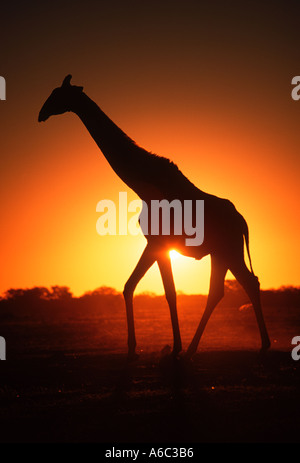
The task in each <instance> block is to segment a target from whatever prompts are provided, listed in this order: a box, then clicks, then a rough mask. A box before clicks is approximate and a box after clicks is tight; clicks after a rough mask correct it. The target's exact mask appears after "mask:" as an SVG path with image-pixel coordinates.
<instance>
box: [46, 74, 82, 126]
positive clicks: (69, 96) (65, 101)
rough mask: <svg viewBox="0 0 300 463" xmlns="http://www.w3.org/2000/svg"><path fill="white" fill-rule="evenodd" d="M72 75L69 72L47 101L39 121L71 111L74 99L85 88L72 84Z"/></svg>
mask: <svg viewBox="0 0 300 463" xmlns="http://www.w3.org/2000/svg"><path fill="white" fill-rule="evenodd" d="M71 79H72V76H71V75H70V74H69V75H68V76H66V77H65V78H64V80H63V83H62V85H61V87H58V88H55V89H54V90H53V92H52V93H51V95H50V96H49V98H48V99H47V100H46V101H45V103H44V105H43V107H42V109H41V110H40V113H39V118H38V121H39V122H44V121H46V120H47V119H48V118H49V117H50V116H53V115H55V114H63V113H65V112H67V111H71V106H72V101H73V100H74V98H75V97H76V96H77V95H78V93H81V92H82V90H83V87H77V86H76V85H71V83H70V81H71Z"/></svg>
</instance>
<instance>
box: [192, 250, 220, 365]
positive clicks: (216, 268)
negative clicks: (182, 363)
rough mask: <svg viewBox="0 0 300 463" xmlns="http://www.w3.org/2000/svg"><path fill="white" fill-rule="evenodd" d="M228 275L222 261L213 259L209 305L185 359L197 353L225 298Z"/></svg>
mask: <svg viewBox="0 0 300 463" xmlns="http://www.w3.org/2000/svg"><path fill="white" fill-rule="evenodd" d="M226 273H227V266H226V264H225V263H224V261H222V260H221V259H219V258H217V257H216V256H212V258H211V276H210V287H209V293H208V297H207V303H206V307H205V310H204V312H203V315H202V318H201V320H200V323H199V325H198V328H197V330H196V333H195V335H194V337H193V340H192V342H191V343H190V345H189V347H188V350H187V352H186V354H185V358H186V359H187V360H189V359H190V358H191V357H192V356H193V355H194V354H195V352H196V351H197V347H198V344H199V342H200V339H201V336H202V334H203V332H204V329H205V327H206V325H207V322H208V320H209V318H210V316H211V314H212V312H213V310H214V308H215V307H216V305H217V304H218V303H219V302H220V301H221V299H222V298H223V296H224V280H225V276H226Z"/></svg>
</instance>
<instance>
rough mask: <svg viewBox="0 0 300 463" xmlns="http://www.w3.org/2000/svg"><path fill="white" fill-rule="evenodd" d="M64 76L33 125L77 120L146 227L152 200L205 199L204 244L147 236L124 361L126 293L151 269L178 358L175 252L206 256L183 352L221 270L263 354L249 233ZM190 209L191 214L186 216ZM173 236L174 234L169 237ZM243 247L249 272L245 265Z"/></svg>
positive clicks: (215, 296)
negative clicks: (238, 291) (204, 291)
mask: <svg viewBox="0 0 300 463" xmlns="http://www.w3.org/2000/svg"><path fill="white" fill-rule="evenodd" d="M71 78H72V76H71V75H68V76H66V77H65V79H64V80H63V83H62V85H61V86H60V87H58V88H56V89H54V90H53V92H52V93H51V94H50V96H49V98H48V99H47V100H46V102H45V103H44V105H43V107H42V109H41V111H40V113H39V117H38V120H39V122H41V121H46V120H47V119H48V118H49V117H50V116H52V115H57V114H63V113H65V112H68V111H71V112H73V113H75V114H77V116H78V117H79V118H80V119H81V121H82V122H83V124H84V125H85V126H86V128H87V130H88V131H89V133H90V135H91V136H92V138H93V139H94V140H95V142H96V144H97V145H98V147H99V148H100V150H101V151H102V153H103V155H104V156H105V158H106V159H107V161H108V162H109V164H110V166H111V167H112V169H113V170H114V171H115V173H116V174H117V175H118V176H119V177H120V179H121V180H122V181H123V182H125V184H126V185H128V187H129V188H131V189H132V190H133V191H135V192H136V194H137V195H138V196H139V197H140V198H141V199H142V200H143V202H144V203H145V204H147V205H148V207H149V211H148V216H149V218H150V219H149V220H151V214H150V211H151V201H152V200H154V199H155V200H162V199H166V200H168V201H172V200H174V199H179V200H180V201H184V200H190V201H192V202H193V203H192V204H193V207H194V204H195V202H196V201H197V200H204V240H203V242H202V244H201V245H197V246H192V245H189V246H187V245H186V240H185V239H186V237H187V235H186V233H185V232H183V233H182V234H181V235H176V234H175V233H174V231H173V229H172V230H171V231H170V234H168V235H163V234H162V233H161V232H159V233H158V234H156V235H154V234H151V233H149V234H147V235H146V236H145V237H146V240H147V244H146V247H145V249H144V251H143V253H142V256H141V257H140V259H139V261H138V263H137V265H136V267H135V269H134V270H133V272H132V274H131V276H130V277H129V279H128V281H127V282H126V284H125V286H124V291H123V295H124V299H125V305H126V315H127V327H128V359H129V360H132V359H135V358H136V357H137V354H136V337H135V328H134V315H133V294H134V291H135V288H136V286H137V284H138V283H139V281H140V280H141V279H142V277H143V276H144V275H145V273H146V272H147V271H148V269H149V268H150V267H151V266H152V265H153V264H154V263H155V262H157V263H158V266H159V270H160V273H161V277H162V282H163V286H164V290H165V295H166V299H167V302H168V305H169V308H170V315H171V323H172V329H173V351H172V354H173V355H174V356H178V354H179V353H180V352H181V351H182V343H181V336H180V329H179V323H178V315H177V303H176V290H175V285H174V280H173V274H172V268H171V261H170V254H169V251H170V250H173V249H176V250H177V251H178V252H179V253H181V254H182V255H185V256H189V257H193V258H195V259H201V258H202V257H204V256H206V255H210V256H211V276H210V288H209V294H208V298H207V304H206V307H205V310H204V313H203V315H202V318H201V320H200V323H199V325H198V327H197V329H196V332H195V335H194V337H193V339H192V341H191V343H190V345H189V347H188V349H187V351H186V353H185V355H184V356H185V358H187V359H189V358H191V357H192V356H193V355H194V353H195V352H196V351H197V348H198V344H199V341H200V338H201V336H202V333H203V331H204V329H205V327H206V324H207V322H208V320H209V317H210V315H211V314H212V312H213V310H214V308H215V307H216V305H217V304H218V303H219V302H220V300H221V299H222V297H223V296H224V280H225V276H226V273H227V271H228V270H230V271H231V272H232V274H233V275H234V276H235V278H236V279H237V280H238V282H239V283H240V284H241V285H242V287H243V288H244V290H245V291H246V293H247V295H248V297H249V299H250V301H251V303H252V306H253V308H254V312H255V315H256V320H257V323H258V328H259V332H260V337H261V351H265V350H267V349H268V348H269V347H270V340H269V336H268V333H267V329H266V325H265V321H264V317H263V313H262V308H261V301H260V285H259V280H258V278H257V277H256V276H255V274H254V272H253V269H252V264H251V258H250V253H249V235H248V226H247V223H246V221H245V219H244V218H243V217H242V215H241V214H240V213H239V212H238V211H237V210H236V208H235V206H234V205H233V204H232V203H231V202H230V201H229V200H227V199H223V198H219V197H217V196H214V195H211V194H208V193H206V192H204V191H202V190H200V189H198V188H197V187H196V186H195V185H194V184H193V183H191V182H190V181H189V180H188V179H187V178H186V177H185V176H184V175H183V173H182V172H181V171H180V170H179V169H178V167H177V166H176V165H175V164H174V163H173V162H171V161H170V160H169V159H167V158H165V157H161V156H157V155H155V154H152V153H150V152H149V151H146V150H145V149H143V148H141V147H139V146H138V145H137V144H136V143H135V142H134V141H133V140H132V139H131V138H130V137H128V136H127V135H126V134H125V133H124V132H123V131H122V130H121V129H120V128H119V127H118V126H117V125H116V124H115V123H114V122H112V120H111V119H110V118H109V117H108V116H107V115H106V114H105V113H104V112H103V111H102V110H101V109H100V108H99V107H98V106H97V104H96V103H94V102H93V101H92V100H91V99H90V98H89V97H88V96H87V95H86V94H85V93H84V92H83V87H79V86H76V85H71ZM193 210H194V209H193ZM172 231H173V232H172ZM244 244H246V249H247V253H248V258H249V264H250V269H251V271H250V270H249V269H248V267H247V265H246V263H245V259H244Z"/></svg>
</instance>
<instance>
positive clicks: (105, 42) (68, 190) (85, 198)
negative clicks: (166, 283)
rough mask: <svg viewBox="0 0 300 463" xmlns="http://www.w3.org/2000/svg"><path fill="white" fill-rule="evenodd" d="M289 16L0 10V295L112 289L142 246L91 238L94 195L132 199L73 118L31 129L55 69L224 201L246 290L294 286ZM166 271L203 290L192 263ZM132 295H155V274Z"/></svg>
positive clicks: (140, 9) (36, 5)
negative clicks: (250, 281)
mask: <svg viewBox="0 0 300 463" xmlns="http://www.w3.org/2000/svg"><path fill="white" fill-rule="evenodd" d="M299 14H300V5H299V2H298V1H296V0H295V1H285V2H283V1H271V0H269V1H264V0H262V1H243V2H241V1H230V0H229V1H226V2H225V1H203V2H202V1H177V0H175V1H169V0H167V1H164V0H163V1H156V0H154V1H151V2H150V1H114V0H112V1H102V0H99V1H90V0H85V1H84V2H83V1H60V2H55V1H51V2H50V1H48V0H46V1H43V2H40V1H29V2H15V1H11V2H5V4H4V5H1V30H0V39H1V62H0V75H1V76H3V77H4V78H5V79H6V85H7V100H6V101H0V134H1V135H0V155H1V171H0V172H1V173H0V175H1V183H0V190H1V195H0V198H1V238H2V239H1V244H0V255H1V264H2V265H1V278H0V293H2V292H4V291H6V290H7V289H9V288H28V287H33V286H47V287H50V286H52V285H65V286H69V287H70V289H71V290H72V292H73V293H74V294H75V295H81V294H82V293H84V292H85V291H88V290H93V289H95V288H97V287H99V286H111V287H113V288H116V289H117V290H118V291H120V290H122V288H123V286H124V283H125V282H126V280H127V278H128V277H129V275H130V273H131V272H132V270H133V268H134V267H135V265H136V263H137V261H138V259H139V257H140V255H141V253H142V250H143V249H144V247H145V243H146V240H145V238H144V237H142V236H140V237H134V236H109V237H108V236H99V235H98V234H97V232H96V222H97V219H98V217H99V213H97V212H96V205H97V203H98V202H99V201H100V200H102V199H111V200H114V201H115V202H116V203H117V202H118V197H119V192H123V191H127V192H128V199H129V200H131V199H136V198H137V197H136V195H135V194H134V193H133V192H132V191H130V190H129V189H128V187H127V186H126V185H125V184H124V183H123V182H122V181H121V180H120V179H119V178H118V177H117V176H116V175H115V173H114V172H113V171H112V169H111V167H110V166H109V164H108V163H107V161H106V160H105V158H104V157H103V155H102V153H101V152H100V151H99V149H98V147H97V146H96V144H95V142H94V141H93V140H92V138H91V137H90V135H89V133H88V132H87V130H86V129H85V127H84V126H83V125H82V123H81V122H80V120H79V119H78V118H77V116H75V115H74V114H64V115H62V116H56V117H53V118H50V119H49V120H48V121H47V122H46V123H43V124H39V123H38V121H37V117H38V113H39V110H40V109H41V106H42V105H43V103H44V101H45V100H46V98H47V97H48V96H49V94H50V92H51V91H52V90H53V89H54V88H55V87H57V86H60V85H61V82H62V80H63V78H64V77H65V76H66V75H67V74H72V76H73V80H72V83H74V84H76V85H83V86H84V91H85V92H86V93H87V95H88V96H90V97H91V98H92V99H93V100H94V101H95V102H96V103H97V104H98V105H99V106H100V107H101V108H102V110H103V111H104V112H105V113H106V114H107V115H108V116H109V117H110V118H111V119H112V120H113V121H114V122H115V123H116V124H117V125H118V126H119V127H121V128H122V130H124V131H125V132H126V133H127V134H128V135H129V136H130V137H131V138H133V139H134V140H135V141H136V142H137V143H138V144H139V145H140V146H142V147H143V148H146V149H148V150H150V151H152V152H153V153H157V154H159V155H163V156H166V157H168V158H170V159H171V160H172V161H174V162H175V163H176V164H177V165H178V166H179V168H180V169H181V170H182V171H183V173H184V174H185V175H186V176H187V177H188V178H189V179H190V180H191V181H192V182H193V183H195V184H196V185H197V186H198V187H199V188H200V189H202V190H204V191H206V192H208V193H212V194H215V195H217V196H221V197H224V198H228V199H230V200H231V201H232V202H233V203H234V204H235V206H236V207H237V209H238V210H239V211H240V212H241V213H242V214H243V216H244V217H245V218H246V220H247V222H248V225H249V230H250V251H251V256H252V263H253V267H254V271H255V273H256V274H257V275H258V276H259V278H260V281H261V287H262V288H264V289H268V288H278V287H280V286H282V285H300V264H299V263H300V246H299V236H300V219H299V198H300V181H299V178H300V175H299V174H300V153H299V146H300V100H299V101H294V100H293V99H292V98H291V91H292V85H291V81H292V78H293V77H294V76H296V75H300V33H299ZM173 268H174V276H175V283H176V287H177V289H178V290H180V291H183V292H185V293H206V292H207V290H208V283H209V269H210V260H209V258H208V257H206V258H205V259H203V260H202V261H201V262H199V261H194V260H192V259H188V258H183V257H179V258H177V259H174V262H173ZM230 276H231V275H230V274H228V275H227V277H229V278H230ZM142 291H152V292H156V293H162V283H161V280H160V275H159V272H158V269H157V266H156V265H155V266H154V267H153V268H152V269H151V270H150V271H149V272H148V273H147V275H146V276H145V278H144V279H143V280H142V282H141V283H140V284H139V286H138V288H137V292H142Z"/></svg>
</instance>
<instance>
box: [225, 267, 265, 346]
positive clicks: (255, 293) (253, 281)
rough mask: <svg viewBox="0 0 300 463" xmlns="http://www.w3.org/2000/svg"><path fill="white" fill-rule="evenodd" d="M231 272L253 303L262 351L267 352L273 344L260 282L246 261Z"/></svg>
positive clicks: (232, 268)
mask: <svg viewBox="0 0 300 463" xmlns="http://www.w3.org/2000/svg"><path fill="white" fill-rule="evenodd" d="M230 270H231V272H232V274H233V275H234V276H235V278H236V279H237V281H238V282H239V283H240V284H241V286H242V287H243V288H244V290H245V292H246V293H247V295H248V297H249V299H250V301H251V303H252V306H253V309H254V313H255V316H256V321H257V324H258V328H259V332H260V337H261V351H266V350H267V349H268V348H269V347H270V345H271V343H270V339H269V335H268V332H267V328H266V324H265V320H264V316H263V312H262V307H261V300H260V284H259V280H258V278H257V277H256V276H255V275H254V274H253V273H251V272H250V270H249V269H248V268H247V266H246V264H245V261H244V259H241V260H239V262H238V263H234V264H233V265H232V266H231V267H230Z"/></svg>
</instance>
